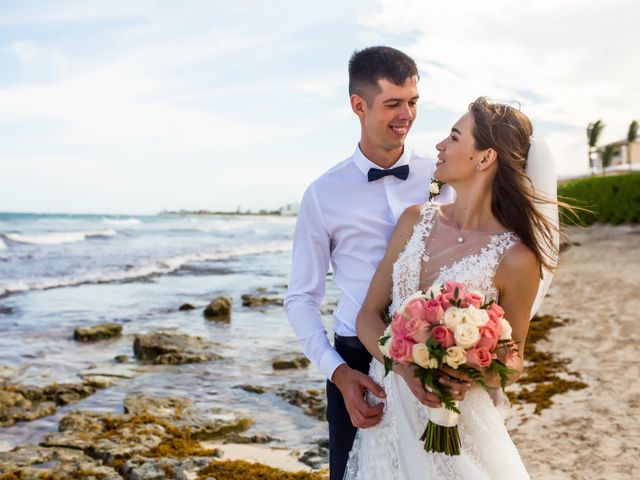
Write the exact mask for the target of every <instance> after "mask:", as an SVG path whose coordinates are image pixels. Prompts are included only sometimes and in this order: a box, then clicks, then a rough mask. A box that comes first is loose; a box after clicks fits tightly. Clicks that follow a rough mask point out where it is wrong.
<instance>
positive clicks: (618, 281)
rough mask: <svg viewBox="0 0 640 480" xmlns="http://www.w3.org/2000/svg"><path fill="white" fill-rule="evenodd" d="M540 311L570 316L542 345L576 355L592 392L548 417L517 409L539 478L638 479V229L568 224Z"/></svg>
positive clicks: (561, 400)
mask: <svg viewBox="0 0 640 480" xmlns="http://www.w3.org/2000/svg"><path fill="white" fill-rule="evenodd" d="M568 233H569V237H570V239H571V240H572V241H573V242H578V243H579V244H580V245H576V246H573V247H571V248H570V249H569V250H568V251H566V252H564V253H563V255H562V257H561V260H560V266H559V269H558V272H557V274H556V276H555V278H554V280H553V283H552V285H551V288H550V290H549V294H548V296H547V298H546V299H545V301H544V303H543V305H542V307H541V309H540V312H539V313H541V314H551V315H554V316H556V317H558V318H562V319H565V320H566V321H565V325H564V326H562V327H558V328H555V329H553V330H552V333H551V335H550V340H549V341H548V342H541V343H540V344H539V349H541V350H546V351H551V352H555V353H557V354H558V355H559V356H560V357H565V358H569V359H571V363H570V364H569V365H568V368H569V369H570V370H573V371H577V372H579V373H580V374H581V375H582V378H581V379H582V381H584V382H586V383H587V384H588V385H589V386H588V387H587V388H586V389H583V390H578V391H573V392H568V393H566V394H563V395H556V396H554V397H553V401H554V405H553V406H552V407H551V408H549V409H547V410H543V411H542V413H541V414H540V415H534V414H532V413H531V412H532V411H533V408H532V407H531V406H524V407H521V406H514V408H513V410H512V414H511V416H510V418H509V419H508V422H507V425H508V426H509V427H510V431H511V436H512V438H513V440H514V442H515V443H516V445H517V446H518V449H519V451H520V454H521V456H522V458H523V460H524V463H525V464H526V466H527V468H528V470H529V473H530V475H531V478H532V479H534V480H551V479H553V480H562V479H575V480H578V479H579V480H587V479H603V480H605V479H606V480H614V479H639V478H640V381H639V377H640V368H639V362H638V353H639V352H640V348H638V345H639V344H640V318H638V317H639V316H640V226H619V227H612V226H600V225H598V226H592V227H589V228H586V229H577V228H572V229H569V230H568Z"/></svg>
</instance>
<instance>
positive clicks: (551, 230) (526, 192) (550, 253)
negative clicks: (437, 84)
mask: <svg viewBox="0 0 640 480" xmlns="http://www.w3.org/2000/svg"><path fill="white" fill-rule="evenodd" d="M469 112H471V114H472V115H473V120H474V123H475V125H474V127H473V137H474V139H475V144H476V145H475V146H476V148H477V149H478V150H485V149H487V148H492V149H493V150H495V151H496V153H497V164H498V165H497V166H498V170H497V173H496V176H495V178H494V182H493V188H492V199H491V210H492V212H493V214H494V215H495V216H496V218H497V219H498V221H499V222H500V223H502V224H503V225H504V226H505V227H507V228H508V229H509V230H511V231H512V232H513V233H515V234H516V235H517V236H518V237H519V238H520V240H521V241H522V243H524V244H525V245H526V246H527V247H529V248H530V249H531V250H532V251H533V252H534V254H535V256H536V258H537V260H538V262H539V263H540V265H541V266H542V267H543V268H545V269H546V270H549V271H553V269H554V267H555V266H556V264H557V261H558V249H557V246H556V243H555V237H556V235H557V234H559V231H558V227H556V225H554V224H553V223H552V222H551V221H549V219H548V218H547V217H546V216H545V215H544V214H542V213H541V212H540V211H539V210H538V208H537V207H536V205H540V204H543V203H557V202H556V201H555V199H547V198H544V197H542V196H541V195H539V194H537V193H536V192H535V190H534V188H533V185H532V183H531V180H529V177H527V174H526V171H525V169H526V166H527V156H528V153H529V145H530V142H531V140H530V139H531V136H532V134H533V127H532V125H531V121H530V120H529V118H527V116H526V115H525V114H524V113H522V112H521V111H520V110H518V109H516V108H513V107H511V106H509V105H504V104H500V103H493V102H490V101H488V100H487V99H486V98H485V97H480V98H478V99H477V100H476V101H475V102H473V103H471V104H470V105H469Z"/></svg>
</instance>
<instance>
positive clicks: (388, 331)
mask: <svg viewBox="0 0 640 480" xmlns="http://www.w3.org/2000/svg"><path fill="white" fill-rule="evenodd" d="M382 336H383V337H391V336H393V332H392V331H391V325H387V328H385V329H384V332H383V333H382Z"/></svg>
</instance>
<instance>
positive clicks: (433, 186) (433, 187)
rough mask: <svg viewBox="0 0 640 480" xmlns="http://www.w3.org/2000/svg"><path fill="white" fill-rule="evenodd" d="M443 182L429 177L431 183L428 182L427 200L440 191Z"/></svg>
mask: <svg viewBox="0 0 640 480" xmlns="http://www.w3.org/2000/svg"><path fill="white" fill-rule="evenodd" d="M443 185H444V182H441V181H440V180H436V179H435V178H432V179H431V183H430V184H429V201H431V200H433V199H434V197H435V196H436V195H438V194H439V193H440V190H441V189H442V186H443Z"/></svg>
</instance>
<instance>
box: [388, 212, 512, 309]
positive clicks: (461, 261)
mask: <svg viewBox="0 0 640 480" xmlns="http://www.w3.org/2000/svg"><path fill="white" fill-rule="evenodd" d="M439 214H440V207H439V206H438V205H437V204H435V203H427V204H425V205H424V206H423V207H422V209H421V211H420V219H419V220H418V222H417V223H416V225H415V226H414V228H413V234H412V236H411V238H410V239H409V241H408V242H407V244H406V246H405V248H404V250H403V251H402V252H401V253H400V255H399V256H398V259H397V260H396V262H395V263H394V265H393V273H392V276H393V290H392V298H391V300H392V303H391V307H390V309H389V311H390V313H393V312H395V311H396V310H397V309H398V307H399V306H400V305H401V304H402V303H403V302H404V301H405V300H406V299H407V298H408V297H409V296H411V295H412V294H414V293H415V292H416V291H418V290H426V289H428V288H429V287H430V286H432V285H442V284H443V283H444V282H446V281H454V282H460V283H464V284H465V285H466V286H467V288H468V289H469V290H472V291H476V292H479V293H482V294H483V295H484V296H485V298H486V299H492V300H495V301H498V297H499V292H498V289H497V288H496V286H495V284H494V282H493V278H494V276H495V272H496V269H497V267H498V265H499V263H500V260H501V259H502V258H503V256H504V255H505V253H506V252H507V251H508V250H509V249H510V248H511V247H512V246H513V245H515V244H516V243H517V242H518V237H517V236H516V235H515V234H514V233H512V232H509V231H505V232H475V231H473V232H472V231H467V232H464V234H462V232H459V231H457V230H455V229H452V228H451V227H449V226H447V225H446V224H445V223H444V222H443V221H442V219H441V218H440V215H439ZM458 238H463V239H464V240H463V242H461V243H459V242H458V240H457V239H458Z"/></svg>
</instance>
